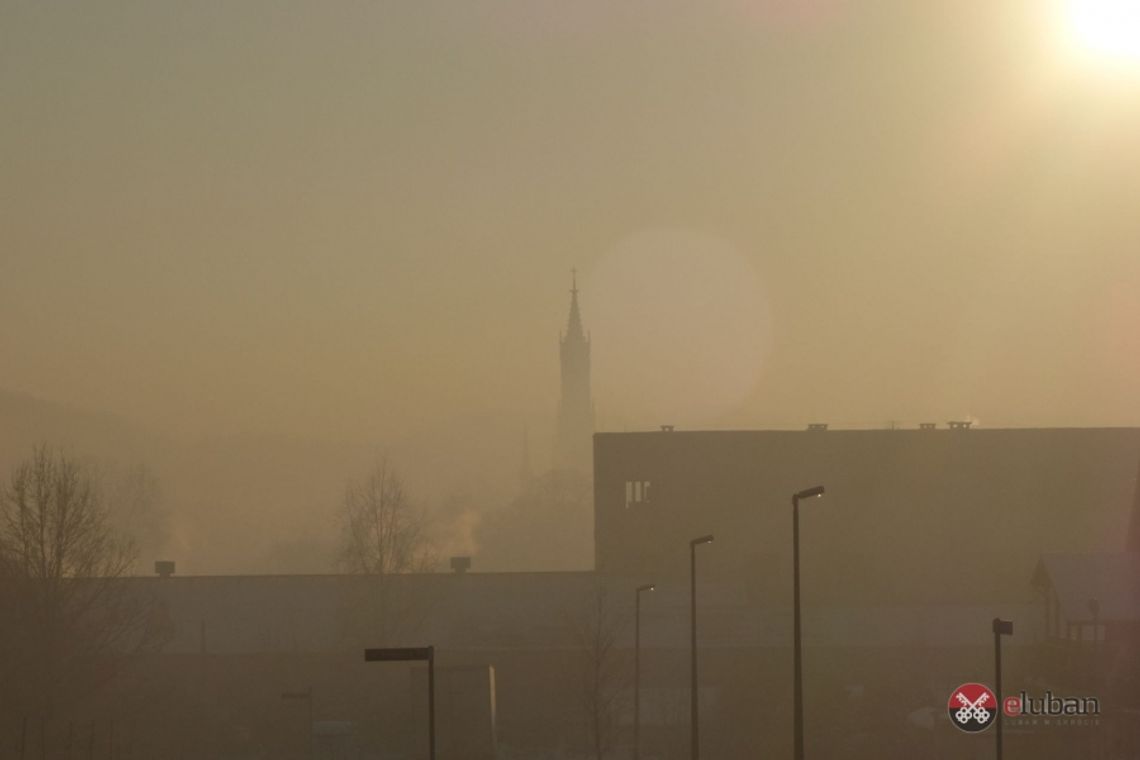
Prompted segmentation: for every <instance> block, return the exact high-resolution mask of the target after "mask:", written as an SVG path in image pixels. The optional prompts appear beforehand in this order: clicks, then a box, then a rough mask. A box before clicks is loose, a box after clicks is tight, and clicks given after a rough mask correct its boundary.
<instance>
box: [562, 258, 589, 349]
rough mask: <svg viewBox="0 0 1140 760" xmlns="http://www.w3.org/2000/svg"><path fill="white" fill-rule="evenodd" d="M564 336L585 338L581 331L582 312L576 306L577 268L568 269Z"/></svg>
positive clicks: (575, 338) (578, 338)
mask: <svg viewBox="0 0 1140 760" xmlns="http://www.w3.org/2000/svg"><path fill="white" fill-rule="evenodd" d="M566 338H567V339H573V340H585V339H586V335H585V333H584V332H583V331H582V312H581V310H580V309H579V308H578V270H577V269H571V270H570V317H569V318H568V319H567V320H566Z"/></svg>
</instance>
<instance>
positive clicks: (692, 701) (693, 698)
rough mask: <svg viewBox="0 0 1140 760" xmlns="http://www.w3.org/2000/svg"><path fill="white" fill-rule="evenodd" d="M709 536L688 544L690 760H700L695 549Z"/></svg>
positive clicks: (709, 540)
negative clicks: (691, 667)
mask: <svg viewBox="0 0 1140 760" xmlns="http://www.w3.org/2000/svg"><path fill="white" fill-rule="evenodd" d="M712 540H713V537H712V536H711V535H708V536H701V537H700V538H694V539H693V540H692V541H690V542H689V580H690V590H691V593H690V595H689V599H690V607H689V612H690V616H689V617H690V620H691V622H692V652H691V655H690V660H691V661H692V665H693V672H692V680H691V681H690V685H689V711H690V717H689V722H690V727H691V730H690V733H691V734H692V739H693V747H692V753H691V755H692V760H700V757H701V737H700V714H699V711H698V710H697V547H698V546H700V545H701V544H711V543H712Z"/></svg>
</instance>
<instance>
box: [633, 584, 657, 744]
mask: <svg viewBox="0 0 1140 760" xmlns="http://www.w3.org/2000/svg"><path fill="white" fill-rule="evenodd" d="M655 588H656V586H654V585H653V584H652V583H646V584H645V585H644V586H638V587H637V591H636V593H635V594H634V597H633V598H634V605H633V610H634V612H633V760H640V757H641V592H642V591H653V590H654V589H655Z"/></svg>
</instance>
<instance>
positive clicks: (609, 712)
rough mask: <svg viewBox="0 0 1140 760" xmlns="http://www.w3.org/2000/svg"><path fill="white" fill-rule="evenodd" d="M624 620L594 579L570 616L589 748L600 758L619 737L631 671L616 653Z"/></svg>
mask: <svg viewBox="0 0 1140 760" xmlns="http://www.w3.org/2000/svg"><path fill="white" fill-rule="evenodd" d="M625 623H626V621H625V620H624V619H623V618H622V617H621V615H620V614H619V612H618V610H617V609H616V608H615V605H614V603H613V600H612V599H611V598H610V591H609V588H608V587H607V586H606V584H605V582H604V581H602V580H600V579H596V580H595V581H594V584H593V585H592V587H591V589H590V592H589V594H588V596H587V598H586V599H585V600H583V602H582V605H581V608H580V611H579V612H578V613H577V614H576V615H575V616H574V617H573V622H572V631H573V633H574V638H575V641H576V643H577V645H578V650H579V652H580V654H581V665H582V669H581V671H580V672H581V679H582V680H581V684H580V687H581V688H580V691H579V695H580V699H581V706H582V714H583V717H584V718H585V722H586V733H587V735H588V737H589V745H590V752H591V754H592V755H593V757H594V759H595V760H603V758H604V757H606V755H607V754H608V753H609V752H610V750H611V749H612V748H613V746H614V744H615V742H616V741H617V739H618V736H617V734H618V718H619V716H620V714H621V711H622V709H623V708H624V707H625V705H624V703H623V701H622V700H623V696H624V694H625V692H626V690H627V687H628V686H629V681H630V674H629V673H628V668H627V667H626V665H627V664H626V663H625V662H623V661H622V659H621V657H620V656H619V653H618V643H619V642H618V639H619V637H620V636H621V633H622V631H623V629H624V626H625Z"/></svg>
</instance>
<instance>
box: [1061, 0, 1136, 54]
mask: <svg viewBox="0 0 1140 760" xmlns="http://www.w3.org/2000/svg"><path fill="white" fill-rule="evenodd" d="M1065 24H1066V27H1067V28H1068V31H1069V34H1070V36H1071V38H1072V40H1073V42H1074V44H1075V45H1076V46H1077V47H1078V48H1079V49H1080V50H1081V52H1082V53H1084V54H1085V55H1093V56H1096V57H1099V58H1106V59H1110V60H1113V61H1118V62H1130V63H1134V64H1140V0H1065Z"/></svg>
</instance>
